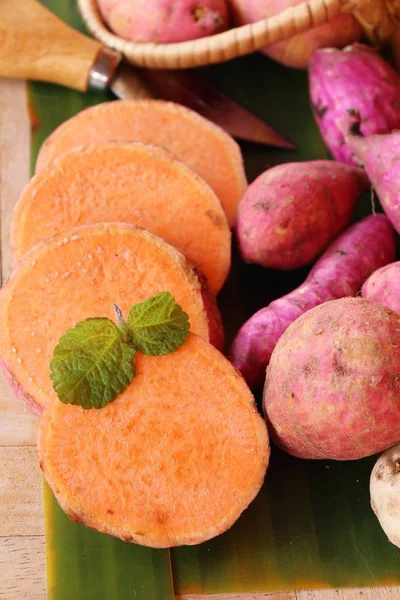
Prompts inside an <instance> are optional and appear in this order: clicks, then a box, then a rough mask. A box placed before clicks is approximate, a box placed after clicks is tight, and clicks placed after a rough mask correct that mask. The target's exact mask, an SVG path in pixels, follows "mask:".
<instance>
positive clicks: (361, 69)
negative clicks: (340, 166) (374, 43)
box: [309, 44, 400, 165]
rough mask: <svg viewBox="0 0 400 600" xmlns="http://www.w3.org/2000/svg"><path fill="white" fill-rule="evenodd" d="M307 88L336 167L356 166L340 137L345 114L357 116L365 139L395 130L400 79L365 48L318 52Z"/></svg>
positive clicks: (399, 121)
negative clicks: (352, 113)
mask: <svg viewBox="0 0 400 600" xmlns="http://www.w3.org/2000/svg"><path fill="white" fill-rule="evenodd" d="M309 85H310V98H311V103H312V105H313V110H314V117H315V120H316V122H317V125H318V126H319V129H320V132H321V135H322V137H323V139H324V141H325V144H326V145H327V147H328V149H329V150H330V152H331V154H332V156H333V157H334V158H335V159H336V160H338V161H341V162H345V163H348V164H355V165H358V164H359V163H358V162H357V160H356V159H355V157H354V156H353V152H354V150H353V149H352V148H351V147H350V146H349V143H348V140H346V139H345V132H344V131H343V122H344V120H345V119H346V117H347V116H348V111H357V112H358V113H359V114H360V116H361V121H362V123H361V132H362V134H363V135H365V136H370V135H373V134H377V133H389V132H391V131H392V130H393V129H398V128H400V75H399V74H398V73H397V72H396V71H395V70H394V69H393V68H392V67H391V66H390V65H389V64H388V63H387V62H385V60H384V59H383V58H382V57H381V56H380V55H379V54H378V53H377V52H376V51H375V50H374V49H373V48H371V47H369V46H366V45H364V44H353V45H352V46H349V47H347V48H345V49H344V50H336V49H334V48H326V49H324V50H318V51H317V52H316V53H315V54H314V56H313V58H312V60H311V62H310V69H309Z"/></svg>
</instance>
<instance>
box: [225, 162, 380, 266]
mask: <svg viewBox="0 0 400 600" xmlns="http://www.w3.org/2000/svg"><path fill="white" fill-rule="evenodd" d="M368 187H369V181H368V179H367V177H366V175H365V172H364V171H363V170H362V169H359V168H356V167H351V166H349V165H344V164H342V163H338V162H334V161H332V160H313V161H309V162H296V163H287V164H283V165H278V166H276V167H273V168H271V169H268V170H267V171H265V172H264V173H262V175H260V176H259V177H257V179H256V180H255V181H253V183H252V184H251V185H250V186H249V187H248V188H247V190H246V192H245V194H244V196H243V198H242V200H241V201H240V203H239V209H238V217H237V236H238V240H239V246H240V250H241V254H242V257H243V259H244V260H245V261H246V262H252V263H258V264H260V265H262V266H263V267H268V268H271V269H282V270H289V269H296V268H298V267H302V266H304V265H307V264H309V263H310V262H312V261H313V260H314V259H315V258H317V256H318V255H319V254H320V253H321V252H322V251H323V250H324V249H325V248H326V247H327V246H328V244H329V243H330V242H331V241H332V240H333V239H335V237H336V236H337V235H338V233H340V231H342V229H344V228H345V226H346V225H347V224H348V222H349V220H350V217H351V214H352V212H353V210H354V208H355V206H356V204H357V202H358V201H359V199H360V196H361V194H362V193H363V192H365V191H366V190H367V189H368Z"/></svg>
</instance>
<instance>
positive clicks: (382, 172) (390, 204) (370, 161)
mask: <svg viewBox="0 0 400 600" xmlns="http://www.w3.org/2000/svg"><path fill="white" fill-rule="evenodd" d="M359 116H361V115H357V116H356V115H355V116H354V118H355V119H356V120H357V119H359ZM357 128H358V123H355V125H354V126H353V129H357ZM360 128H361V129H362V121H361V126H360ZM346 139H347V143H348V145H349V148H350V149H351V150H352V151H353V152H354V154H355V155H356V156H357V158H358V159H359V161H360V162H361V163H362V164H363V166H364V168H365V170H366V172H367V175H368V177H369V180H370V181H371V184H372V186H373V188H374V189H375V191H376V193H377V195H378V198H379V201H380V203H381V205H382V208H383V210H384V211H385V213H386V215H387V216H388V218H389V220H390V221H391V223H392V225H393V227H394V228H395V229H396V231H397V232H399V233H400V132H394V133H389V134H386V135H370V136H368V137H363V136H361V135H357V134H354V133H350V134H349V135H347V136H346Z"/></svg>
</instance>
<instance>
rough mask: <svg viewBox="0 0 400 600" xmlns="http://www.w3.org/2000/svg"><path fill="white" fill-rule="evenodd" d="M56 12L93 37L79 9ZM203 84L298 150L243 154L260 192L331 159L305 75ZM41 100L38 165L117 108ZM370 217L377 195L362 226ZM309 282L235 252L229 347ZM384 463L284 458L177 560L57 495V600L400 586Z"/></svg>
mask: <svg viewBox="0 0 400 600" xmlns="http://www.w3.org/2000/svg"><path fill="white" fill-rule="evenodd" d="M46 4H47V6H48V7H49V8H50V9H51V10H53V11H54V12H55V13H57V14H58V15H59V16H60V17H62V18H63V19H64V20H66V21H68V22H69V23H70V24H72V25H73V26H75V27H77V28H80V29H82V23H81V21H80V19H79V15H78V11H77V9H76V6H75V3H74V2H72V1H71V2H68V1H67V0H48V1H47V2H46ZM197 73H198V75H199V76H201V77H204V78H206V79H208V80H209V81H211V82H213V83H214V84H215V85H216V86H218V87H220V88H221V89H223V90H224V91H225V92H227V93H228V94H230V95H231V96H232V97H233V98H235V99H236V100H238V101H239V102H241V103H242V104H244V105H245V106H247V107H248V108H250V109H251V110H252V111H253V112H254V113H256V114H258V115H260V116H261V117H265V118H266V120H267V121H268V122H270V123H271V124H272V125H273V126H274V127H276V129H277V130H278V131H280V132H281V133H282V134H284V135H286V136H287V137H288V138H289V139H291V140H292V141H293V142H294V143H295V144H296V145H297V151H296V152H293V151H286V150H285V151H284V150H269V149H266V148H260V147H256V146H252V145H243V146H242V150H243V153H244V157H245V163H246V170H247V175H248V178H249V181H252V180H253V179H254V178H255V177H256V176H257V175H258V174H260V173H261V172H262V171H263V170H265V169H266V168H268V167H269V166H271V165H274V164H278V163H281V162H288V161H297V160H310V159H317V158H327V157H328V154H327V152H326V149H325V147H324V145H323V142H322V140H321V138H320V136H319V133H318V131H317V129H316V127H315V125H314V122H313V119H312V115H311V110H310V105H309V100H308V92H307V77H306V74H305V73H304V72H300V71H294V70H289V69H285V68H284V67H281V66H279V65H277V64H275V63H273V62H271V61H269V60H268V59H267V58H265V57H264V56H262V55H255V56H250V57H246V58H243V59H239V60H235V61H233V62H231V63H227V64H224V65H218V66H214V67H207V68H202V69H198V70H197ZM30 96H31V102H32V110H33V112H34V114H35V118H36V120H37V126H36V129H35V133H34V136H33V152H32V157H33V162H34V160H35V157H36V155H37V151H38V148H39V147H40V144H41V143H42V141H43V140H44V139H45V137H46V136H47V135H48V134H49V133H50V132H51V131H52V130H53V129H54V128H55V127H56V126H57V125H58V124H59V123H61V122H62V121H64V120H65V119H67V118H69V117H70V116H72V115H73V114H75V113H76V112H78V111H79V110H81V109H82V108H84V107H86V106H89V105H93V104H96V103H98V102H102V101H104V100H106V99H109V98H110V96H107V94H102V93H90V94H86V95H84V94H79V93H77V92H72V91H70V90H66V89H63V88H59V87H56V86H50V85H46V84H32V85H31V88H30ZM370 212H371V201H370V197H369V195H367V196H366V197H365V198H364V199H363V201H362V202H361V203H360V206H359V207H358V209H357V211H356V214H355V215H354V219H358V218H360V217H361V216H363V215H365V214H368V213H370ZM306 274H307V269H299V270H297V271H293V272H291V273H285V274H282V273H276V272H273V271H269V270H266V269H262V268H259V267H257V266H250V265H245V264H244V263H243V262H241V261H240V258H239V256H238V252H237V248H236V245H235V244H234V247H233V266H232V270H231V274H230V277H229V279H228V281H227V283H226V285H225V287H224V289H223V291H222V293H221V295H220V298H219V304H220V308H221V311H222V315H223V319H224V325H225V331H226V335H227V338H228V342H230V341H231V340H232V338H233V337H234V335H235V333H236V332H237V330H238V328H239V327H240V325H241V324H242V323H243V322H244V321H245V319H247V318H248V317H249V316H250V315H251V314H252V313H253V312H255V311H256V310H258V309H259V308H261V307H262V306H265V305H266V304H268V303H269V302H270V301H271V300H272V299H274V298H276V297H278V296H280V295H282V294H284V293H287V292H288V291H290V290H291V289H293V288H294V287H296V286H297V285H298V284H299V283H301V282H302V281H303V279H304V277H305V276H306ZM257 400H258V402H259V401H260V393H258V394H257ZM375 460H376V457H370V458H368V459H364V460H361V461H355V462H343V463H341V462H334V461H304V460H300V459H296V458H293V457H290V456H288V455H286V454H284V453H283V452H281V451H280V450H279V449H278V448H276V447H275V446H273V447H272V457H271V465H270V468H269V470H268V474H267V478H266V482H265V485H264V487H263V488H262V490H261V492H260V494H259V495H258V497H257V498H256V500H255V501H254V502H253V503H252V505H251V506H250V507H249V508H248V509H247V510H246V511H245V512H244V513H243V515H242V517H241V518H240V519H239V520H238V522H237V523H236V524H235V525H234V526H233V527H232V528H231V530H230V531H228V532H227V533H225V534H223V535H221V536H219V537H217V538H215V539H214V540H211V541H209V542H207V543H205V544H202V545H199V546H192V547H182V548H177V549H173V550H171V551H170V552H168V551H159V550H151V549H148V548H141V547H139V546H134V545H132V544H127V543H124V542H121V541H118V540H114V539H112V538H110V537H107V536H104V535H102V534H99V533H96V532H94V531H90V530H88V529H86V528H85V527H84V526H83V525H82V524H74V523H72V522H70V521H69V520H68V518H67V517H66V516H65V515H64V514H63V513H62V511H61V509H60V508H59V507H58V505H57V503H56V501H55V499H54V497H53V496H52V494H51V492H50V491H49V489H48V488H46V489H45V511H46V536H47V569H48V584H49V598H50V600H67V599H68V600H70V599H71V598H74V600H90V599H96V600H102V599H104V600H108V599H110V598H118V600H125V599H126V600H127V599H128V598H129V599H132V598H135V597H136V596H137V597H138V598H141V599H142V600H168V599H169V598H172V597H173V594H174V593H175V594H176V595H183V594H190V593H200V594H201V593H204V594H211V593H217V594H218V593H223V592H224V593H230V592H232V593H233V592H246V591H273V590H298V589H313V588H322V587H346V586H349V587H359V586H360V587H361V586H384V585H391V584H392V585H395V584H400V554H399V551H398V550H397V549H396V548H395V547H394V546H392V545H391V544H389V542H388V541H387V539H386V536H385V535H384V533H383V532H382V530H381V529H380V527H379V524H378V522H377V520H376V518H375V516H374V514H373V512H372V510H371V508H370V504H369V489H368V485H369V475H370V472H371V469H372V466H373V464H374V461H375ZM171 575H172V580H171Z"/></svg>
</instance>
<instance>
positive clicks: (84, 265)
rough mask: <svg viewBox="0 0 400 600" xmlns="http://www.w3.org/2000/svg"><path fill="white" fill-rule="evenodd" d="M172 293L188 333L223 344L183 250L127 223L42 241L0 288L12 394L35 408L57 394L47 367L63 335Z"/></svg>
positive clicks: (216, 318)
mask: <svg viewBox="0 0 400 600" xmlns="http://www.w3.org/2000/svg"><path fill="white" fill-rule="evenodd" d="M162 291H169V292H171V294H172V295H173V296H174V298H175V299H176V301H177V302H178V304H179V305H180V306H182V308H183V310H184V311H185V312H186V313H187V314H188V315H189V319H190V324H191V331H192V332H194V333H197V334H198V335H200V336H202V337H204V338H205V339H207V340H209V341H211V342H212V343H214V344H216V345H217V346H218V347H222V344H223V332H222V325H221V319H220V315H219V312H218V309H217V307H216V304H215V300H214V299H213V297H212V296H211V295H210V294H209V292H208V291H207V288H206V286H205V284H204V283H203V282H202V279H201V275H199V273H198V272H197V271H196V270H195V269H194V268H193V265H192V264H191V263H189V262H188V261H187V259H186V258H185V257H184V255H183V254H182V253H181V252H179V251H178V250H176V249H175V248H173V247H172V246H170V245H169V244H167V243H166V242H164V241H163V240H162V239H161V238H159V237H157V236H155V235H153V234H151V233H150V232H148V231H145V230H144V229H141V228H139V227H135V226H134V225H127V224H124V223H109V224H104V223H103V224H98V225H83V226H81V227H76V228H74V229H71V230H69V231H68V232H65V233H63V234H59V235H56V236H54V237H52V238H50V239H48V240H45V241H43V242H40V243H39V244H37V245H36V246H34V248H32V250H30V252H28V253H27V254H26V255H25V256H24V258H23V259H22V260H21V261H20V262H19V263H18V265H17V266H16V267H15V268H14V270H13V272H12V274H11V277H10V278H9V280H8V281H7V283H6V285H5V286H4V287H3V288H2V290H1V292H0V356H1V361H2V366H3V367H4V370H5V371H6V373H7V376H8V379H9V380H10V381H11V382H12V384H13V386H14V388H15V391H16V392H17V394H18V395H19V396H21V397H22V398H23V399H24V400H26V401H27V402H28V404H29V406H30V407H31V408H32V407H33V408H34V409H35V410H36V412H40V411H41V410H42V409H43V407H44V406H45V404H46V402H47V400H48V398H49V397H50V396H51V393H52V386H51V381H50V378H49V365H50V360H51V357H52V355H53V350H54V348H55V346H56V344H57V342H58V340H59V338H60V335H61V334H62V333H64V331H65V330H66V329H68V328H70V327H73V326H75V324H76V323H77V322H79V321H82V320H84V319H86V318H89V317H109V318H113V314H114V313H113V305H114V303H116V304H118V306H120V307H121V309H122V311H123V312H124V313H125V314H126V313H127V312H128V310H129V308H130V307H131V306H132V304H134V303H137V302H142V301H143V300H146V299H147V298H148V297H150V296H155V295H156V294H158V293H159V292H162Z"/></svg>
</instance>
